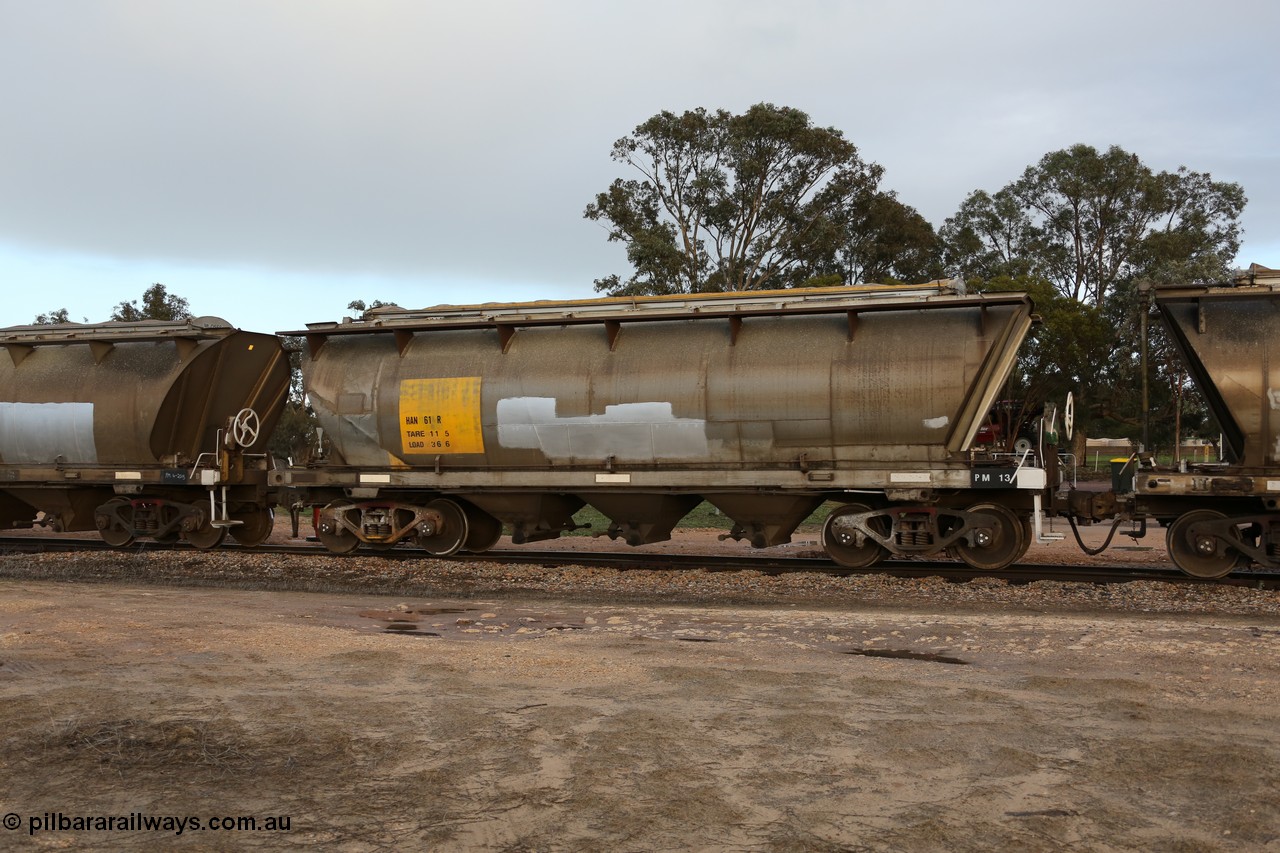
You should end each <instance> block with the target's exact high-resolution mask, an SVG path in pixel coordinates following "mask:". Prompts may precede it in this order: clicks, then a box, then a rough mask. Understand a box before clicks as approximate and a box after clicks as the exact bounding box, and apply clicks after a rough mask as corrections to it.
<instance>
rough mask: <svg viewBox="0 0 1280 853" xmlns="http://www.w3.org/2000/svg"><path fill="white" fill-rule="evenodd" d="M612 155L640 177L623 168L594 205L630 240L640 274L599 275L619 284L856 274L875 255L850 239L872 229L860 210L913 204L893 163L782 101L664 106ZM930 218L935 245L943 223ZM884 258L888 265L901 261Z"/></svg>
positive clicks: (680, 287)
mask: <svg viewBox="0 0 1280 853" xmlns="http://www.w3.org/2000/svg"><path fill="white" fill-rule="evenodd" d="M612 157H613V159H614V160H615V161H617V162H619V163H623V164H626V165H627V166H630V167H631V168H632V169H634V170H635V171H636V172H638V173H639V177H638V178H636V177H633V178H630V179H623V178H619V179H617V180H615V181H614V182H613V184H612V185H611V186H610V187H609V189H608V190H607V191H606V192H602V193H600V194H598V195H597V196H596V199H595V201H593V202H592V203H591V204H589V205H587V207H586V210H585V212H584V216H585V218H587V219H590V220H592V221H595V222H600V223H603V224H605V225H606V227H607V230H608V235H609V240H610V241H616V242H620V243H623V244H625V246H626V250H627V259H628V261H630V263H631V265H632V267H633V268H634V273H633V274H632V276H631V277H630V278H628V279H626V280H623V279H622V278H621V277H620V276H617V275H612V276H609V277H606V278H602V279H598V280H597V281H596V289H597V290H601V291H605V292H608V293H613V294H663V293H698V292H708V291H729V290H734V291H739V290H760V289H768V288H776V287H792V286H796V285H799V284H804V283H809V282H812V281H814V280H815V279H822V280H824V281H826V280H828V279H831V280H834V281H835V282H837V283H838V282H844V283H854V282H853V281H852V280H850V279H848V278H847V277H846V276H848V275H859V274H861V273H862V272H863V271H864V270H865V269H867V268H868V266H869V264H868V262H867V260H866V259H868V258H873V257H875V255H874V253H871V252H867V251H865V250H863V251H862V253H861V254H858V252H859V248H860V247H859V246H858V243H857V241H856V239H854V240H851V239H850V238H851V236H852V237H855V238H856V237H858V236H861V234H862V233H864V232H857V233H854V234H852V235H851V232H850V227H851V226H856V225H858V224H859V221H858V219H857V217H856V215H854V214H859V213H861V214H863V215H866V214H867V212H868V211H869V210H870V209H871V206H872V203H873V202H875V203H876V204H877V205H878V207H877V208H876V210H877V211H891V212H892V213H894V214H902V213H903V210H908V211H909V210H910V209H909V208H905V207H904V206H902V205H900V204H899V203H898V202H897V200H896V198H895V197H894V196H893V194H892V193H882V192H880V191H879V190H878V189H877V185H878V183H879V181H880V178H881V176H882V174H883V169H882V168H881V167H880V166H878V165H875V164H871V163H866V162H864V161H863V160H862V159H861V158H860V157H859V155H858V150H857V148H856V147H855V146H854V145H853V143H851V142H849V141H848V140H846V139H845V138H844V136H843V134H842V133H841V132H840V131H838V130H836V129H834V128H820V127H815V126H814V125H813V123H812V122H811V121H810V119H809V116H808V115H806V114H805V113H803V112H801V111H800V110H796V109H791V108H788V107H776V106H774V105H772V104H757V105H755V106H753V107H751V108H750V109H748V110H747V111H746V112H745V113H743V114H742V115H733V114H731V113H729V112H727V111H725V110H717V111H715V112H709V111H707V110H705V109H702V108H699V109H695V110H690V111H687V112H685V113H683V114H680V115H677V114H675V113H672V112H662V113H659V114H658V115H655V116H654V117H652V118H650V119H649V120H648V121H646V122H644V123H643V124H641V125H640V126H638V127H637V128H636V129H635V131H634V133H632V134H631V135H629V136H625V137H623V138H622V139H619V140H618V141H617V142H615V143H614V146H613V152H612ZM895 205H897V208H902V209H903V210H899V209H897V208H895ZM910 212H911V213H914V211H910ZM916 215H917V216H918V214H916ZM901 218H902V219H903V221H907V225H910V226H913V227H916V228H917V231H916V232H911V231H910V229H909V228H908V227H907V225H902V226H900V227H899V228H898V232H897V233H898V234H901V233H911V234H915V235H918V226H919V225H920V223H921V222H923V219H921V220H920V222H909V221H908V220H909V217H908V216H906V215H903V216H902V217H901ZM923 224H924V226H925V229H926V230H927V231H928V234H927V239H928V241H929V242H930V245H931V244H932V243H931V241H932V240H933V234H932V228H930V227H928V223H927V222H923ZM917 239H918V238H917ZM842 252H844V255H843V256H842V254H841V253H842ZM875 264H877V265H878V266H877V267H876V271H877V273H878V272H879V271H880V269H882V268H890V267H891V266H892V264H886V263H885V262H884V260H883V259H882V258H875Z"/></svg>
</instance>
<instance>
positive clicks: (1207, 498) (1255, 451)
mask: <svg viewBox="0 0 1280 853" xmlns="http://www.w3.org/2000/svg"><path fill="white" fill-rule="evenodd" d="M1154 296H1155V304H1156V306H1157V307H1158V309H1159V311H1160V314H1161V317H1162V319H1163V321H1164V325H1165V327H1166V329H1167V330H1168V333H1169V337H1170V338H1171V340H1172V342H1173V344H1174V346H1175V347H1176V349H1177V350H1178V353H1179V355H1180V356H1181V359H1182V363H1183V365H1184V366H1185V367H1186V369H1187V372H1188V373H1189V374H1190V375H1191V377H1192V380H1193V381H1194V382H1195V384H1196V387H1197V388H1198V389H1199V390H1200V392H1201V394H1202V396H1203V397H1204V400H1205V403H1206V405H1207V406H1208V409H1209V412H1210V414H1211V415H1212V416H1213V419H1214V420H1215V421H1216V423H1217V425H1218V427H1219V428H1220V429H1221V436H1222V438H1221V441H1222V450H1221V456H1222V457H1223V461H1221V462H1218V463H1211V464H1190V465H1188V464H1180V465H1178V466H1177V467H1167V468H1161V467H1157V466H1154V465H1151V466H1144V465H1143V464H1142V463H1141V461H1140V458H1139V457H1138V456H1137V455H1135V457H1133V459H1132V460H1131V464H1130V465H1128V466H1126V467H1125V468H1124V470H1123V476H1122V478H1121V479H1122V482H1121V483H1119V484H1117V485H1118V488H1117V490H1116V491H1115V492H1108V493H1105V494H1104V495H1097V494H1094V495H1090V494H1088V493H1086V492H1083V491H1073V492H1071V493H1070V495H1069V497H1068V506H1067V509H1066V511H1065V513H1064V514H1067V515H1068V516H1069V517H1071V518H1072V519H1073V520H1075V519H1084V520H1102V519H1104V518H1108V517H1130V518H1135V519H1146V518H1155V519H1157V520H1159V521H1160V523H1161V525H1162V526H1163V527H1164V528H1165V530H1166V534H1165V537H1166V538H1165V544H1166V546H1167V548H1168V551H1169V558H1170V559H1171V560H1172V561H1173V563H1174V564H1175V565H1176V566H1178V568H1180V569H1181V570H1182V571H1184V572H1186V573H1187V574H1190V575H1194V576H1196V577H1203V578H1219V577H1223V576H1225V575H1227V574H1228V573H1230V572H1231V571H1232V570H1234V569H1237V568H1243V567H1246V566H1250V565H1254V566H1258V567H1262V568H1266V569H1275V568H1280V271H1277V270H1270V269H1266V268H1265V267H1259V266H1257V265H1254V266H1253V267H1251V268H1250V270H1249V272H1248V273H1247V274H1246V275H1244V276H1241V277H1240V278H1238V279H1236V280H1235V281H1234V282H1232V283H1230V284H1218V285H1198V286H1176V287H1175V286H1158V287H1156V288H1154Z"/></svg>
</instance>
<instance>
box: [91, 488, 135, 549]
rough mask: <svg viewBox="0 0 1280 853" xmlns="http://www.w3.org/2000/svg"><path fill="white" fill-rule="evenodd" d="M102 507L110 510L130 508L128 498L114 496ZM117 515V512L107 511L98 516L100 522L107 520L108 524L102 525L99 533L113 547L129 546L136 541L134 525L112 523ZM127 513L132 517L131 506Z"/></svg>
mask: <svg viewBox="0 0 1280 853" xmlns="http://www.w3.org/2000/svg"><path fill="white" fill-rule="evenodd" d="M101 508H102V509H109V510H116V509H125V508H129V501H128V499H127V498H112V499H111V500H109V501H107V502H106V503H105V504H103V505H102V507H101ZM115 515H116V513H115V512H106V513H103V514H102V516H100V517H99V518H98V520H97V521H98V523H99V524H102V523H103V521H104V520H105V521H106V526H105V527H100V528H99V529H98V534H99V535H100V536H102V541H103V542H106V543H107V544H108V545H110V546H111V547H112V548H128V547H129V546H130V545H132V544H133V543H134V538H133V529H132V525H130V526H128V527H121V526H117V525H115V524H112V521H113V520H114V518H115ZM126 515H127V517H130V518H132V516H133V512H132V509H131V508H130V511H129V512H128V513H127V514H126Z"/></svg>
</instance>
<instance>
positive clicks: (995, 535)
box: [952, 504, 1030, 571]
mask: <svg viewBox="0 0 1280 853" xmlns="http://www.w3.org/2000/svg"><path fill="white" fill-rule="evenodd" d="M967 511H968V512H972V513H979V514H981V515H984V516H986V517H987V518H989V519H990V522H989V523H988V524H980V525H978V530H977V531H976V532H975V533H974V537H973V538H974V541H975V544H972V545H971V544H969V542H968V540H965V539H961V540H959V541H957V542H956V543H955V545H954V546H952V547H953V548H955V552H956V554H957V555H958V556H959V557H960V559H961V560H963V561H964V562H965V563H966V564H968V565H970V566H972V567H973V568H975V569H982V570H984V571H995V570H997V569H1003V568H1004V567H1006V566H1008V565H1011V564H1012V563H1013V562H1014V560H1017V559H1018V558H1019V557H1021V556H1022V555H1023V554H1025V553H1026V551H1027V548H1028V547H1029V545H1030V542H1029V541H1028V539H1027V529H1026V526H1025V525H1024V524H1023V522H1022V519H1020V518H1018V516H1017V515H1016V514H1015V513H1014V512H1013V510H1011V509H1009V508H1008V507H1003V506H1000V505H999V504H974V505H973V506H971V507H969V509H968V510H967Z"/></svg>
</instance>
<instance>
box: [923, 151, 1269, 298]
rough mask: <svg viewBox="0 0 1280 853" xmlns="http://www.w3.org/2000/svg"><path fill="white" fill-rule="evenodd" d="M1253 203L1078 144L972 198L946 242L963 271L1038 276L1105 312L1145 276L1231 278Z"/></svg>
mask: <svg viewBox="0 0 1280 853" xmlns="http://www.w3.org/2000/svg"><path fill="white" fill-rule="evenodd" d="M1245 202H1246V199H1245V196H1244V190H1243V189H1242V188H1241V187H1240V185H1239V184H1234V183H1229V182H1221V181H1214V180H1213V179H1212V178H1211V177H1210V176H1209V175H1208V174H1207V173H1203V172H1193V171H1191V170H1189V169H1187V168H1186V167H1184V166H1181V167H1179V168H1178V169H1177V170H1176V171H1173V172H1154V171H1152V170H1151V168H1149V167H1148V166H1146V165H1144V164H1143V163H1142V161H1141V160H1140V159H1139V158H1138V156H1137V155H1135V154H1131V153H1129V152H1127V151H1125V150H1123V149H1121V148H1119V147H1117V146H1112V147H1111V148H1109V149H1107V150H1106V151H1105V152H1101V153H1100V152H1099V151H1098V150H1097V149H1095V148H1093V147H1091V146H1088V145H1074V146H1072V147H1070V148H1067V149H1063V150H1061V151H1053V152H1050V153H1049V154H1046V155H1045V156H1044V157H1043V158H1041V160H1040V162H1039V163H1037V164H1035V165H1033V166H1029V167H1028V168H1027V169H1026V171H1025V172H1023V174H1022V177H1021V178H1019V179H1017V180H1016V181H1013V182H1012V183H1010V184H1009V185H1007V186H1005V187H1004V188H1003V189H1001V190H999V191H997V192H995V193H991V194H989V193H986V192H984V191H982V190H978V191H975V192H974V193H972V194H971V195H970V196H969V197H968V198H967V199H965V201H964V202H963V203H962V204H961V206H960V209H959V211H958V212H957V213H956V215H955V216H953V217H951V218H950V219H948V220H947V221H946V223H945V224H944V225H943V227H942V229H941V232H940V236H941V238H942V240H943V242H944V245H945V247H946V255H947V261H948V264H949V266H950V267H951V269H952V270H953V271H954V272H956V273H959V274H962V275H965V276H966V277H978V278H992V277H995V276H1000V275H1035V276H1040V277H1043V278H1045V279H1046V280H1048V281H1050V282H1052V284H1053V285H1054V287H1055V288H1056V289H1057V291H1058V293H1060V294H1062V295H1063V296H1066V297H1068V298H1071V299H1075V300H1079V301H1081V302H1087V303H1089V304H1092V305H1096V306H1099V307H1102V306H1103V305H1104V304H1105V303H1106V302H1107V300H1108V298H1109V297H1110V296H1111V295H1112V293H1113V292H1114V291H1115V289H1116V288H1117V287H1118V286H1119V285H1121V284H1123V283H1125V282H1131V281H1134V280H1136V279H1138V278H1151V279H1153V280H1158V281H1162V282H1165V281H1167V282H1182V283H1185V282H1192V281H1203V280H1221V279H1224V278H1226V277H1227V276H1228V274H1229V270H1230V265H1231V263H1232V262H1233V260H1234V258H1235V256H1236V253H1237V251H1238V250H1239V248H1240V233H1241V232H1240V224H1239V219H1240V214H1241V211H1242V210H1243V209H1244V205H1245Z"/></svg>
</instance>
